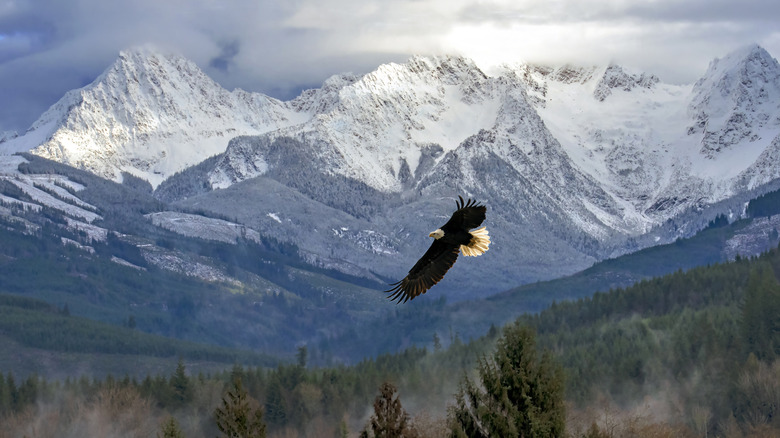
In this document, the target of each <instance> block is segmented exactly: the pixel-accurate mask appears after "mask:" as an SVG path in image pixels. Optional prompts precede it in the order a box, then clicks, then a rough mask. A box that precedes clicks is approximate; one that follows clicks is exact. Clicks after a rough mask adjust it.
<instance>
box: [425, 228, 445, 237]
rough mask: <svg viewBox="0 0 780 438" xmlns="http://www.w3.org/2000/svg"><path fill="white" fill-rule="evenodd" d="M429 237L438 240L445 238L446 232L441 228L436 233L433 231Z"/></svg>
mask: <svg viewBox="0 0 780 438" xmlns="http://www.w3.org/2000/svg"><path fill="white" fill-rule="evenodd" d="M428 237H433V238H434V239H436V240H438V239H441V238H442V237H444V231H442V230H441V228H437V229H436V231H431V234H429V235H428Z"/></svg>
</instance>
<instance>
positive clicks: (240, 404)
mask: <svg viewBox="0 0 780 438" xmlns="http://www.w3.org/2000/svg"><path fill="white" fill-rule="evenodd" d="M214 416H215V417H216V420H217V428H218V429H219V431H220V432H222V434H223V435H222V436H223V437H226V438H261V437H265V423H264V422H263V411H262V410H261V409H260V404H259V403H258V402H257V400H255V399H253V398H251V397H249V395H248V394H247V392H246V390H245V389H244V386H243V384H242V383H241V380H240V379H236V380H234V381H233V387H232V388H231V389H230V390H229V391H228V392H227V393H226V394H225V396H224V397H222V407H218V408H217V409H216V410H215V411H214Z"/></svg>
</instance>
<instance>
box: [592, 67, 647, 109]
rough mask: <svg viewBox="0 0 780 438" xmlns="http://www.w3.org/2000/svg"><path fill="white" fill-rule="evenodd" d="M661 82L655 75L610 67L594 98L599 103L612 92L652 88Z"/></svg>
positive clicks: (597, 87) (601, 80) (594, 93)
mask: <svg viewBox="0 0 780 438" xmlns="http://www.w3.org/2000/svg"><path fill="white" fill-rule="evenodd" d="M658 82H660V80H659V79H658V78H657V77H656V76H655V75H648V74H646V73H631V72H628V71H626V69H625V68H623V67H621V66H619V65H614V64H613V65H610V66H608V67H607V69H606V70H605V71H604V74H603V75H602V77H601V79H600V80H599V82H598V84H596V89H595V90H593V97H595V98H596V100H598V101H599V102H603V101H604V99H606V98H607V97H609V95H611V94H612V90H615V89H621V90H623V91H631V90H632V89H634V88H638V87H639V88H646V89H649V88H652V87H653V86H654V85H655V84H657V83H658Z"/></svg>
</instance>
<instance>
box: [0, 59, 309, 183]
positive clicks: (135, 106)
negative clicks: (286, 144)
mask: <svg viewBox="0 0 780 438" xmlns="http://www.w3.org/2000/svg"><path fill="white" fill-rule="evenodd" d="M299 118H300V117H299V115H298V112H296V111H292V110H290V109H288V107H287V105H286V104H285V103H283V102H280V101H278V100H276V99H273V98H270V97H268V96H265V95H263V94H259V93H248V92H246V91H243V90H235V91H233V92H229V91H227V90H225V89H224V88H222V87H221V86H220V85H218V84H217V83H216V82H214V81H213V80H212V79H210V78H209V77H207V76H206V75H205V74H204V73H203V72H202V71H201V70H200V69H199V68H198V67H197V66H196V65H195V64H194V63H192V62H191V61H188V60H186V59H184V58H182V57H180V56H177V55H173V54H164V53H161V52H158V51H155V50H154V49H152V48H150V47H143V48H138V49H135V50H128V51H123V52H121V53H120V54H119V58H118V59H117V60H116V62H115V63H114V64H113V65H112V66H110V67H109V68H108V69H107V70H106V71H105V72H103V74H102V75H100V76H99V77H98V78H97V79H95V81H93V82H92V83H91V84H89V85H87V86H85V87H83V88H81V89H77V90H73V91H70V92H68V93H67V94H66V95H65V96H64V97H63V98H62V99H60V100H59V101H58V102H57V103H55V104H54V105H53V106H52V107H51V108H49V109H48V110H47V111H46V112H45V113H44V114H43V115H42V116H41V117H40V118H39V119H38V120H37V121H36V122H35V123H34V124H33V125H32V126H31V127H30V128H29V129H28V131H27V132H26V133H25V134H24V135H23V136H19V137H16V138H11V139H9V140H7V141H5V142H3V143H0V150H2V151H3V152H5V153H9V152H19V151H28V150H32V151H33V153H35V154H37V155H40V156H43V157H46V158H50V159H53V160H56V161H60V162H63V163H66V164H69V165H72V166H74V167H79V168H83V169H87V170H90V171H92V172H94V173H96V174H98V175H101V176H103V177H106V178H109V179H115V180H119V179H121V173H122V172H129V173H131V174H134V175H136V176H140V177H142V178H144V179H146V180H148V181H150V182H151V183H152V184H153V185H157V184H159V183H160V182H161V181H162V180H164V179H165V178H167V177H169V176H170V175H172V174H173V173H175V172H177V171H179V170H182V169H184V168H186V167H188V166H191V165H193V164H197V163H199V162H200V161H202V160H203V159H205V158H207V157H209V156H211V155H215V154H218V153H221V152H223V151H224V150H225V146H226V145H227V142H228V140H230V138H232V137H235V136H237V135H245V134H259V133H262V132H266V131H269V130H275V129H278V128H280V127H282V126H286V125H290V124H294V123H297V122H298V119H299Z"/></svg>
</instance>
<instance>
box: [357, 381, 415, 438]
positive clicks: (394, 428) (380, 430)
mask: <svg viewBox="0 0 780 438" xmlns="http://www.w3.org/2000/svg"><path fill="white" fill-rule="evenodd" d="M369 426H370V427H371V431H372V432H373V436H375V437H377V438H380V437H381V438H401V437H404V438H410V437H416V436H417V433H416V432H415V430H414V429H413V428H412V427H411V424H410V421H409V414H407V413H406V411H405V410H404V408H403V407H402V406H401V400H399V398H398V396H397V395H396V388H395V386H394V385H393V384H392V383H390V382H385V383H383V384H382V385H381V386H380V387H379V395H378V396H377V397H376V399H375V400H374V415H372V416H371V419H370V420H369V421H368V424H367V425H366V428H365V429H363V432H362V433H361V434H360V436H361V437H368V436H369V434H368V428H369Z"/></svg>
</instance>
